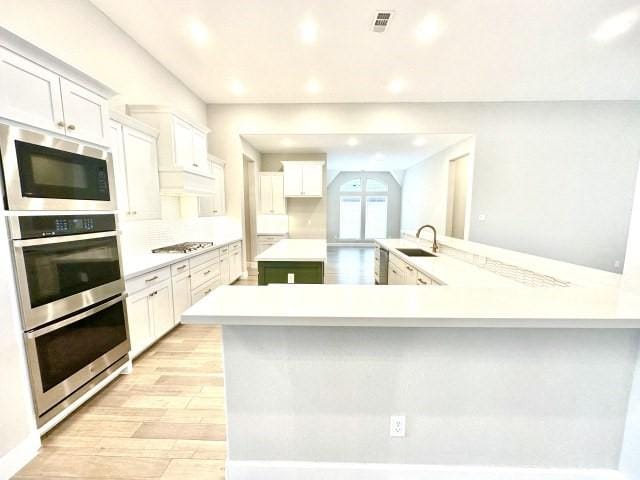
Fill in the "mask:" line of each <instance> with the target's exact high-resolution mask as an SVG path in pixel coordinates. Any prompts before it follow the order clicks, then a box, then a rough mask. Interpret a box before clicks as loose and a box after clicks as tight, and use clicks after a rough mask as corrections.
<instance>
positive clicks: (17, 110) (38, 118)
mask: <svg viewBox="0 0 640 480" xmlns="http://www.w3.org/2000/svg"><path fill="white" fill-rule="evenodd" d="M60 63H61V62H60ZM0 117H3V118H6V119H8V120H12V121H15V122H19V123H23V124H26V125H29V126H33V127H37V128H41V129H44V130H48V131H51V132H54V133H57V134H60V135H66V136H68V137H72V138H75V139H77V140H82V141H85V142H90V143H94V144H97V145H101V146H106V145H108V141H109V140H108V129H109V123H108V122H109V107H108V102H107V98H106V97H105V96H103V95H101V94H99V93H97V92H95V91H92V90H90V89H88V88H85V87H83V86H81V85H79V84H78V83H76V82H73V81H71V80H69V79H67V78H65V77H64V76H62V75H61V74H60V73H59V72H56V71H52V70H51V69H50V68H46V67H44V66H42V65H40V64H38V63H36V62H34V61H31V60H29V59H28V58H25V57H24V56H22V55H19V54H17V53H15V52H13V51H11V50H8V49H6V48H2V47H0Z"/></svg>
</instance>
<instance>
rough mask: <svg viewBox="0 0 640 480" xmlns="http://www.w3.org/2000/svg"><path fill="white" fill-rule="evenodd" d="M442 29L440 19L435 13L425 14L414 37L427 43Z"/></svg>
mask: <svg viewBox="0 0 640 480" xmlns="http://www.w3.org/2000/svg"><path fill="white" fill-rule="evenodd" d="M441 31H442V25H441V22H440V19H439V18H438V17H437V16H435V15H427V16H426V17H424V19H423V20H422V22H420V24H419V25H418V28H417V29H416V38H417V39H418V41H419V42H421V43H429V42H432V41H433V40H435V38H436V37H437V36H438V35H439V34H440V32H441Z"/></svg>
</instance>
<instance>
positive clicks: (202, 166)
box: [191, 128, 211, 176]
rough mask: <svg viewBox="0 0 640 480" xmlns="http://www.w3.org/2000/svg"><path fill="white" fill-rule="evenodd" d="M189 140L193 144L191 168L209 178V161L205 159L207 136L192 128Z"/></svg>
mask: <svg viewBox="0 0 640 480" xmlns="http://www.w3.org/2000/svg"><path fill="white" fill-rule="evenodd" d="M191 140H192V144H193V162H192V165H193V167H194V168H195V169H196V170H197V171H198V173H201V174H203V175H207V176H211V169H210V168H209V160H208V159H207V134H206V133H203V132H201V131H199V130H195V129H193V128H192V130H191Z"/></svg>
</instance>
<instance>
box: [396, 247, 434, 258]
mask: <svg viewBox="0 0 640 480" xmlns="http://www.w3.org/2000/svg"><path fill="white" fill-rule="evenodd" d="M398 251H399V252H400V253H404V254H405V255H406V256H407V257H437V255H434V254H433V253H430V252H427V251H426V250H422V249H421V248H398Z"/></svg>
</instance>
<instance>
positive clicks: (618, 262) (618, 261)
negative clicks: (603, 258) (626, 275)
mask: <svg viewBox="0 0 640 480" xmlns="http://www.w3.org/2000/svg"><path fill="white" fill-rule="evenodd" d="M613 268H620V260H616V261H615V262H613Z"/></svg>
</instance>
